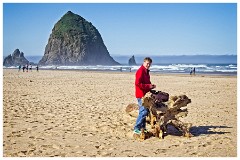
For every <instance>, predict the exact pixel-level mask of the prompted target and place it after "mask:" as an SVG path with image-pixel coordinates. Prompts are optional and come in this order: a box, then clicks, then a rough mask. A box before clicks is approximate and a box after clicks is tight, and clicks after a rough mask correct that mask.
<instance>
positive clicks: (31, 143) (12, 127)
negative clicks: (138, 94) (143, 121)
mask: <svg viewBox="0 0 240 160" xmlns="http://www.w3.org/2000/svg"><path fill="white" fill-rule="evenodd" d="M134 79H135V75H134V73H116V72H111V73H109V72H90V71H59V70H40V71H39V72H36V71H35V70H34V71H32V72H28V73H23V72H18V71H17V70H14V69H4V70H3V156H4V157H11V156H14V157H16V156H17V157H19V156H27V157H29V156H30V157H52V156H61V157H83V156H90V157H95V156H97V157H101V156H104V157H126V156H130V157H132V156H142V157H145V156H147V157H236V156H237V77H236V76H232V77H223V76H200V75H197V76H195V77H190V76H189V75H161V74H152V75H151V81H152V83H154V84H156V85H157V88H156V89H157V90H162V91H165V92H168V93H169V94H170V95H180V94H186V95H187V96H188V97H189V98H191V100H192V103H190V104H189V105H188V110H189V113H188V116H187V117H185V118H184V119H182V121H183V122H190V123H192V124H193V127H192V128H191V133H192V134H193V135H195V136H194V137H192V138H190V139H188V138H185V137H182V136H181V133H179V132H178V131H176V130H174V129H173V128H170V129H169V133H168V135H167V136H166V137H165V139H163V140H160V139H158V138H155V137H152V138H150V139H147V140H145V141H144V142H139V141H136V140H134V139H133V137H132V129H133V126H134V124H135V120H136V119H135V118H133V117H130V116H129V115H127V114H126V113H125V111H124V110H125V107H126V106H127V105H128V104H129V103H133V102H134V103H136V99H135V97H134Z"/></svg>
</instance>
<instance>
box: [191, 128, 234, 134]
mask: <svg viewBox="0 0 240 160" xmlns="http://www.w3.org/2000/svg"><path fill="white" fill-rule="evenodd" d="M220 128H232V127H228V126H193V127H191V128H190V132H191V133H192V134H193V135H194V136H200V135H202V134H225V133H230V132H223V131H212V129H220Z"/></svg>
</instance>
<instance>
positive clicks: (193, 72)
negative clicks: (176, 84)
mask: <svg viewBox="0 0 240 160" xmlns="http://www.w3.org/2000/svg"><path fill="white" fill-rule="evenodd" d="M195 71H196V69H195V67H194V68H193V75H194V76H195Z"/></svg>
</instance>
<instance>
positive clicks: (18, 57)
mask: <svg viewBox="0 0 240 160" xmlns="http://www.w3.org/2000/svg"><path fill="white" fill-rule="evenodd" d="M28 63H29V61H28V60H27V59H26V58H25V57H24V53H23V52H20V51H19V49H16V50H15V51H14V52H13V53H12V55H11V54H10V55H8V56H7V57H6V58H4V61H3V66H6V67H9V66H19V65H26V64H28Z"/></svg>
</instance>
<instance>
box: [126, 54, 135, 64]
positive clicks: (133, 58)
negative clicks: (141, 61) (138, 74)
mask: <svg viewBox="0 0 240 160" xmlns="http://www.w3.org/2000/svg"><path fill="white" fill-rule="evenodd" d="M128 65H129V66H136V65H137V63H136V61H135V57H134V55H133V56H132V57H131V58H130V59H129V60H128Z"/></svg>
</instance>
